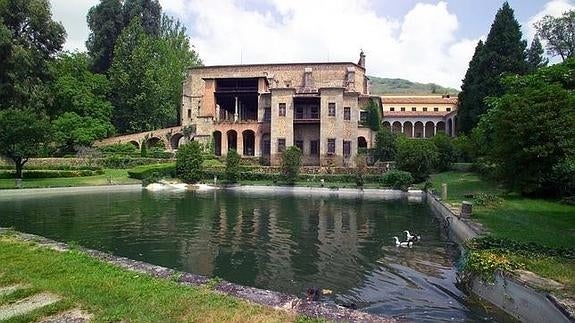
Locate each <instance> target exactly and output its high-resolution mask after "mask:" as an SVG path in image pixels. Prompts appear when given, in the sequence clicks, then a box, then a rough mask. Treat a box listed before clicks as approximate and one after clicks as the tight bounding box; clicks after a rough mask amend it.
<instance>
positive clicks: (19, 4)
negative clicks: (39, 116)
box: [0, 0, 66, 109]
mask: <svg viewBox="0 0 575 323" xmlns="http://www.w3.org/2000/svg"><path fill="white" fill-rule="evenodd" d="M65 38H66V32H65V30H64V27H63V26H62V24H60V23H57V22H55V21H53V20H52V13H51V11H50V3H49V2H48V0H3V1H0V109H5V108H7V107H17V108H21V107H24V106H28V107H30V106H32V104H34V107H35V108H39V107H42V104H43V102H45V101H46V98H45V95H46V93H47V90H46V82H47V81H49V80H50V78H51V73H50V70H49V68H48V62H49V61H51V60H53V58H54V56H55V54H56V53H57V52H58V51H60V50H61V49H62V45H63V44H64V40H65Z"/></svg>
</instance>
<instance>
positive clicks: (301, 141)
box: [295, 140, 303, 153]
mask: <svg viewBox="0 0 575 323" xmlns="http://www.w3.org/2000/svg"><path fill="white" fill-rule="evenodd" d="M295 146H296V147H297V148H299V150H301V152H302V153H303V140H296V141H295Z"/></svg>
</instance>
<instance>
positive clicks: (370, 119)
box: [366, 100, 381, 131]
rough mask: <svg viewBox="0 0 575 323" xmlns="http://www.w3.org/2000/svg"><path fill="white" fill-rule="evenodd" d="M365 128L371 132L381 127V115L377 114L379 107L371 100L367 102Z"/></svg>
mask: <svg viewBox="0 0 575 323" xmlns="http://www.w3.org/2000/svg"><path fill="white" fill-rule="evenodd" d="M366 110H367V126H368V127H369V128H370V129H371V130H372V131H378V130H379V128H380V127H381V115H380V113H379V107H378V106H377V104H376V103H375V102H374V101H373V100H369V104H368V105H367V108H366Z"/></svg>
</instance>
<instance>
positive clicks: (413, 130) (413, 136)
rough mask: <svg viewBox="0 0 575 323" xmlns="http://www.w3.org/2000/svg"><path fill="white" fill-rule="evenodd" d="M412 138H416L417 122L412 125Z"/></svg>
mask: <svg viewBox="0 0 575 323" xmlns="http://www.w3.org/2000/svg"><path fill="white" fill-rule="evenodd" d="M411 138H415V122H414V123H412V124H411Z"/></svg>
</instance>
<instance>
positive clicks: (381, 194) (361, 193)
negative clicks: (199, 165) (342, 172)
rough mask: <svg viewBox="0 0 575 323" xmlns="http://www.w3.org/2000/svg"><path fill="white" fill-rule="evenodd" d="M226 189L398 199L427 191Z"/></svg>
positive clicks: (236, 187) (258, 187)
mask: <svg viewBox="0 0 575 323" xmlns="http://www.w3.org/2000/svg"><path fill="white" fill-rule="evenodd" d="M223 188H224V189H225V190H229V191H235V192H250V193H266V194H269V193H272V194H273V193H279V194H306V195H312V194H313V195H330V196H332V195H342V196H357V197H378V198H383V199H398V198H403V197H406V196H407V197H418V198H423V197H424V196H425V193H424V192H423V191H421V190H409V191H407V192H404V191H401V190H392V189H375V188H365V189H358V188H329V187H305V186H265V185H233V186H225V187H223Z"/></svg>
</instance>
